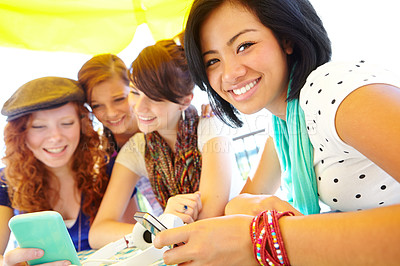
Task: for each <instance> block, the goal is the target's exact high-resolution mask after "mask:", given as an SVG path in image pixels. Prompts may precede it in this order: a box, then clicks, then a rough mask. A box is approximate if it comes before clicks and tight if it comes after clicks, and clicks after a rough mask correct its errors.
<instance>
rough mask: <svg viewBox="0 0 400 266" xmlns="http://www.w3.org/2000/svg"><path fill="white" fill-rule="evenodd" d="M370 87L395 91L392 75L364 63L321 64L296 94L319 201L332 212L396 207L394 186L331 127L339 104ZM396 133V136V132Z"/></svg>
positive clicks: (398, 186) (399, 199)
mask: <svg viewBox="0 0 400 266" xmlns="http://www.w3.org/2000/svg"><path fill="white" fill-rule="evenodd" d="M371 83H386V84H392V85H395V86H400V82H399V80H398V79H397V78H396V77H395V76H394V74H393V73H391V72H389V71H387V70H382V69H380V68H377V67H375V66H372V65H370V64H367V63H366V62H364V61H362V60H361V61H358V62H353V63H332V62H330V63H327V64H325V65H323V66H321V67H319V68H318V69H316V70H315V71H313V72H312V73H311V74H310V76H309V77H308V79H307V81H306V84H305V85H304V87H303V89H302V90H301V93H300V106H301V107H302V108H303V110H304V113H305V118H306V123H307V129H308V134H309V136H310V140H311V143H312V145H313V146H314V167H315V173H316V178H317V184H318V194H319V197H320V200H321V201H323V202H324V203H325V204H327V205H328V206H330V207H331V208H332V209H333V210H340V211H354V210H362V209H370V208H375V207H380V206H387V205H391V204H398V203H400V183H399V182H397V181H396V180H395V179H393V178H392V177H391V176H390V175H388V174H387V173H386V172H384V171H383V170H382V169H381V168H379V167H378V166H376V165H375V164H374V163H373V162H372V161H370V160H369V159H367V158H366V157H365V156H363V155H362V154H361V153H359V152H358V151H357V150H356V149H354V148H352V147H351V146H349V145H347V144H345V143H344V142H343V141H342V140H341V139H340V138H339V136H338V134H337V132H336V128H335V115H336V111H337V109H338V106H339V105H340V103H341V102H342V101H343V99H344V98H345V97H346V96H347V95H349V94H350V93H351V92H352V91H354V90H356V89H357V88H359V87H361V86H364V85H366V84H371ZM399 134H400V133H399Z"/></svg>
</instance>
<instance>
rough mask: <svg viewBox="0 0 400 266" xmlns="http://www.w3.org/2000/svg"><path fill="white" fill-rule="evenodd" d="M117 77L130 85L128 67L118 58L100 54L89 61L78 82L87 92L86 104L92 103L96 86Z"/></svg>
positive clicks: (83, 67) (80, 73) (79, 73)
mask: <svg viewBox="0 0 400 266" xmlns="http://www.w3.org/2000/svg"><path fill="white" fill-rule="evenodd" d="M115 76H117V77H119V78H121V80H123V81H124V82H125V84H126V85H129V79H128V74H127V67H126V65H125V63H124V62H123V61H122V59H121V58H119V57H118V56H116V55H113V54H100V55H96V56H94V57H92V58H91V59H90V60H89V61H87V62H86V63H85V64H84V65H83V66H82V68H81V69H80V70H79V72H78V81H79V83H80V84H81V85H82V87H83V90H84V91H85V95H86V102H87V103H89V104H90V103H91V97H92V90H93V87H94V86H96V85H98V84H99V83H101V82H104V81H106V80H109V79H111V78H113V77H115Z"/></svg>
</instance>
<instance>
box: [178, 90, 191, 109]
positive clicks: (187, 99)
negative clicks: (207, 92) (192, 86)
mask: <svg viewBox="0 0 400 266" xmlns="http://www.w3.org/2000/svg"><path fill="white" fill-rule="evenodd" d="M192 100H193V93H190V94H189V95H187V96H185V97H183V98H182V102H181V110H182V111H183V110H186V108H188V107H189V105H190V103H191V102H192Z"/></svg>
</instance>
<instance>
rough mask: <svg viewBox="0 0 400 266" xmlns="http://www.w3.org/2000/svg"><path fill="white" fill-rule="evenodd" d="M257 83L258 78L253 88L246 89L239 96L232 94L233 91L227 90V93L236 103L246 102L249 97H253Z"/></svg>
mask: <svg viewBox="0 0 400 266" xmlns="http://www.w3.org/2000/svg"><path fill="white" fill-rule="evenodd" d="M259 82H260V78H259V79H257V80H256V83H255V84H254V85H253V86H251V88H250V89H248V90H247V91H246V92H244V93H242V94H239V95H237V94H235V93H234V92H233V91H234V90H229V91H228V92H229V93H230V94H231V95H232V98H233V99H234V100H235V101H238V102H240V101H246V100H247V99H249V98H250V97H251V96H253V94H254V93H255V92H256V91H257V89H258V84H259Z"/></svg>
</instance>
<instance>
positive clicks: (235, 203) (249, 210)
mask: <svg viewBox="0 0 400 266" xmlns="http://www.w3.org/2000/svg"><path fill="white" fill-rule="evenodd" d="M265 210H276V211H280V212H285V211H291V212H293V213H294V214H295V215H303V214H301V213H300V212H299V211H298V210H296V209H295V208H293V206H292V205H290V204H289V203H288V202H287V201H284V200H281V199H280V198H278V197H276V196H271V195H252V194H247V193H243V194H240V195H238V196H236V197H235V198H233V199H232V200H231V201H229V202H228V204H227V205H226V207H225V215H232V214H246V215H251V216H256V215H258V214H259V213H260V212H262V211H265Z"/></svg>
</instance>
